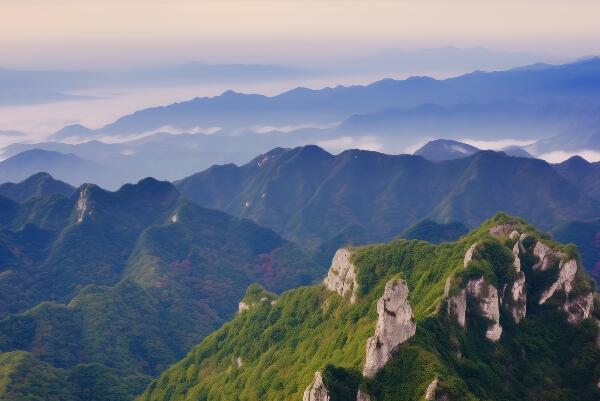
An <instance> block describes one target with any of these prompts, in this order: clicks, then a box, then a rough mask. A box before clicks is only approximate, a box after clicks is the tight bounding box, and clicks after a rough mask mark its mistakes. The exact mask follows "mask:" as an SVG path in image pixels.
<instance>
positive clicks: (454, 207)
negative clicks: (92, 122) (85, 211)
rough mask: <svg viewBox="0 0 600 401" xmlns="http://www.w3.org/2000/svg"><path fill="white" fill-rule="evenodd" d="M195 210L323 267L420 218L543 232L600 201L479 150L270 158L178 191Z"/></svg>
mask: <svg viewBox="0 0 600 401" xmlns="http://www.w3.org/2000/svg"><path fill="white" fill-rule="evenodd" d="M176 186H177V188H178V189H179V191H181V193H182V194H183V195H185V196H187V197H188V198H190V199H193V200H194V201H196V202H198V203H200V204H201V205H204V206H208V207H212V208H218V209H222V210H225V211H227V212H228V213H231V214H233V215H237V216H243V217H247V218H250V219H252V220H254V221H256V222H258V223H259V224H262V225H265V226H267V227H270V228H272V229H274V230H275V231H277V232H279V233H281V234H282V235H284V236H285V237H288V238H292V239H294V240H297V241H301V242H302V243H304V244H307V245H308V246H309V247H311V248H312V249H313V250H314V251H316V252H317V254H319V255H320V257H321V258H322V260H325V259H327V258H329V257H330V256H331V253H332V252H334V251H335V248H336V247H337V246H339V245H344V244H347V243H350V244H352V243H361V242H362V243H366V242H381V241H386V240H390V239H393V238H395V237H396V236H397V235H399V234H400V233H401V232H402V231H403V230H404V229H406V228H407V227H409V226H410V225H412V224H415V223H417V222H418V221H420V220H422V219H424V218H430V219H433V220H435V221H437V222H441V223H448V222H454V221H459V222H462V223H464V224H466V225H467V226H469V227H473V226H475V225H477V224H479V223H481V222H482V221H483V220H485V219H486V218H487V217H489V216H490V215H493V214H494V213H496V212H497V211H500V210H504V211H507V212H510V213H513V214H517V215H521V216H524V217H526V218H527V219H529V220H531V221H533V222H535V223H536V224H539V225H540V226H542V227H545V228H551V227H553V226H554V225H556V224H557V223H559V222H563V221H569V220H577V219H578V220H587V219H592V218H596V217H597V216H598V215H599V213H600V203H599V202H600V199H598V198H597V197H593V196H592V195H593V194H591V193H590V194H588V192H587V191H586V189H585V185H583V186H578V185H576V184H574V183H572V182H571V181H570V180H569V179H567V178H565V177H564V176H561V175H560V174H559V173H558V172H557V171H556V170H555V168H554V167H553V166H552V165H550V164H548V163H546V162H544V161H542V160H537V159H531V158H519V157H511V156H508V155H506V154H504V153H502V152H493V151H484V152H478V153H476V154H474V155H472V156H469V157H465V158H461V159H455V160H448V161H443V162H439V163H434V162H431V161H428V160H425V159H424V158H422V157H420V156H411V155H386V154H382V153H377V152H370V151H361V150H348V151H345V152H342V153H340V154H339V155H337V156H334V155H332V154H330V153H328V152H326V151H324V150H323V149H321V148H319V147H317V146H305V147H298V148H294V149H281V148H278V149H274V150H272V151H270V152H268V153H266V154H263V155H261V156H259V157H257V158H256V159H254V160H253V161H251V162H250V163H248V164H245V165H243V166H241V167H238V166H236V165H233V164H227V165H220V166H213V167H211V168H209V169H208V170H205V171H203V172H201V173H198V174H195V175H193V176H190V177H188V178H185V179H183V180H181V181H178V182H176Z"/></svg>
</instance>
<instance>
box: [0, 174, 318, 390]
mask: <svg viewBox="0 0 600 401" xmlns="http://www.w3.org/2000/svg"><path fill="white" fill-rule="evenodd" d="M322 274H323V268H322V267H320V266H318V265H317V264H316V263H315V262H314V261H313V260H312V259H311V258H310V257H308V256H307V255H306V253H304V252H303V251H302V250H301V249H300V248H298V247H297V246H296V245H294V244H293V243H291V242H289V241H286V240H285V239H283V238H282V237H280V236H279V235H277V234H276V233H274V232H273V231H271V230H269V229H266V228H262V227H259V226H257V225H256V224H254V223H252V222H251V221H249V220H245V219H240V218H236V217H232V216H229V215H227V214H225V213H223V212H219V211H214V210H209V209H206V208H203V207H201V206H198V205H196V204H194V203H192V202H190V201H187V200H184V199H182V198H181V197H180V195H179V193H178V192H177V190H176V189H175V187H174V186H173V185H172V184H170V183H168V182H161V181H157V180H155V179H152V178H148V179H145V180H142V181H140V182H139V183H137V184H128V185H125V186H123V187H122V188H120V189H119V190H118V191H116V192H109V191H106V190H104V189H102V188H100V187H98V186H96V185H93V184H85V185H83V186H81V187H80V188H78V189H77V190H76V191H75V192H74V193H73V194H72V195H70V196H64V195H61V194H53V195H49V196H43V197H34V198H31V199H29V200H27V201H25V202H22V203H19V202H16V201H13V200H10V199H8V198H5V197H2V196H0V350H1V351H2V352H3V354H2V358H0V377H2V376H1V375H2V374H6V375H8V376H10V377H13V379H11V380H12V381H13V382H14V381H15V380H17V381H19V380H21V381H22V382H23V383H25V382H27V383H33V384H31V385H30V386H25V385H23V386H20V387H18V386H17V388H16V389H15V388H14V386H9V387H10V388H11V391H12V392H13V393H14V394H13V395H12V396H13V397H14V399H30V398H31V397H33V396H34V395H39V394H37V393H36V391H38V390H39V387H36V385H35V383H40V385H41V384H42V383H43V385H48V386H53V388H55V389H56V391H52V392H50V393H46V395H45V397H43V399H44V400H57V401H58V400H60V401H63V400H68V401H84V400H89V399H91V398H89V394H95V396H96V397H98V398H94V399H95V400H96V399H97V400H105V401H115V400H119V401H121V400H131V398H132V397H133V394H135V393H136V392H140V391H141V390H142V388H143V386H144V385H145V383H147V382H148V380H149V379H150V377H151V376H153V375H156V374H158V373H159V372H160V371H162V370H163V369H164V368H165V367H167V366H168V365H169V364H171V363H173V362H174V361H176V360H177V359H179V358H180V357H182V356H183V355H184V354H185V353H186V352H187V351H188V350H189V348H190V347H191V346H192V345H193V344H195V343H197V342H198V341H200V340H201V339H202V338H203V337H204V336H206V335H207V334H208V333H210V332H211V331H213V330H214V329H215V328H217V327H219V326H220V325H221V324H222V323H223V322H224V321H226V320H227V319H229V318H230V317H231V316H233V314H234V313H235V311H236V310H237V308H238V302H239V301H240V299H241V298H242V297H243V295H244V291H245V289H246V287H248V286H249V285H250V284H252V283H254V282H259V283H261V285H263V286H265V287H266V288H268V289H270V290H271V291H274V292H278V293H279V292H281V291H283V290H286V289H289V288H292V287H297V286H300V285H304V284H310V283H312V282H314V280H316V279H318V278H319V277H321V275H322ZM90 364H91V365H90ZM80 380H84V381H83V382H81V381H80ZM106 386H109V387H113V390H111V391H110V392H106V393H105V392H104V390H103V388H105V387H106ZM0 387H2V386H0ZM4 391H8V390H6V389H5V388H4V387H2V390H0V393H1V394H2V395H0V398H2V397H5V396H6V397H7V396H8V395H7V394H6V393H4ZM80 391H84V393H80ZM85 391H87V392H88V393H89V394H88V393H86V392H85ZM11 394H12V393H11ZM85 394H88V395H87V396H86V395H85ZM115 394H116V395H115ZM117 395H118V397H117ZM28 397H29V398H28ZM31 399H35V398H31Z"/></svg>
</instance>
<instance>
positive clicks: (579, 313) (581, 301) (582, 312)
mask: <svg viewBox="0 0 600 401" xmlns="http://www.w3.org/2000/svg"><path fill="white" fill-rule="evenodd" d="M564 310H565V312H567V321H568V322H569V323H571V324H579V323H581V321H582V320H584V319H587V318H589V317H591V316H592V312H593V311H594V296H593V295H592V293H591V292H590V293H587V294H584V295H580V296H578V297H576V298H574V299H569V300H568V301H567V302H565V305H564Z"/></svg>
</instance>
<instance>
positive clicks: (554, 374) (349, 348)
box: [139, 215, 600, 401]
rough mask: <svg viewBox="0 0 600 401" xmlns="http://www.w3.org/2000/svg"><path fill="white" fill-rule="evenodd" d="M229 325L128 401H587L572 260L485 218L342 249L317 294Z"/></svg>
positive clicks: (592, 391)
mask: <svg viewBox="0 0 600 401" xmlns="http://www.w3.org/2000/svg"><path fill="white" fill-rule="evenodd" d="M244 303H245V304H244V307H243V308H240V312H239V313H238V315H237V316H236V318H235V319H234V320H233V321H232V322H230V323H228V324H226V325H225V326H223V327H222V328H221V329H219V330H217V331H216V332H215V333H213V334H212V335H210V336H209V337H207V338H206V339H205V340H204V341H203V342H202V343H201V344H200V345H198V346H197V347H195V348H194V350H193V351H192V352H190V354H188V355H187V356H186V357H185V358H184V359H183V360H182V361H181V362H179V363H177V364H176V365H174V366H173V367H171V368H170V369H168V370H167V371H166V372H165V373H164V374H163V375H161V377H160V378H159V379H157V380H155V381H154V382H153V383H152V384H151V385H150V386H149V387H148V389H147V390H146V392H145V393H144V394H143V395H142V396H141V397H140V398H139V400H140V401H167V400H169V401H184V400H185V401H187V400H211V401H217V400H233V399H236V400H241V401H246V400H301V399H304V400H305V401H325V400H330V401H331V400H361V401H365V400H372V401H375V400H379V401H381V400H415V401H416V400H424V399H427V400H515V401H516V400H524V399H527V400H533V401H538V400H539V401H542V400H544V401H554V400H582V401H583V400H586V401H588V400H589V401H592V400H597V399H598V397H599V396H600V387H599V386H600V350H599V347H600V334H599V325H600V322H599V321H598V318H599V317H600V316H599V314H598V307H599V299H598V294H597V293H596V292H595V287H594V283H593V281H592V280H591V279H590V278H589V276H587V274H586V273H585V271H584V270H583V269H582V268H581V266H580V262H579V256H578V254H577V251H576V249H575V248H574V247H572V246H565V245H561V244H558V243H555V242H552V241H551V240H549V239H548V237H547V236H545V235H544V234H542V233H540V232H538V231H536V230H535V229H534V228H533V227H532V226H530V225H528V224H527V223H525V221H523V220H521V219H518V218H513V217H509V216H506V215H497V216H496V217H494V218H493V219H491V220H488V221H486V222H485V223H484V224H483V225H482V226H481V227H479V228H478V229H477V230H475V231H472V232H471V233H469V234H468V235H466V236H465V237H463V238H461V239H460V240H459V241H457V242H454V243H446V244H442V245H437V246H436V245H432V244H429V243H426V242H422V241H414V240H413V241H407V240H396V241H393V242H390V243H388V244H382V245H373V246H367V247H361V248H350V249H341V250H339V251H338V252H337V253H336V257H335V258H334V259H333V262H332V265H331V268H330V270H329V273H328V276H327V278H326V279H325V281H324V282H323V284H321V285H316V286H312V287H303V288H299V289H295V290H291V291H288V292H286V293H284V294H283V295H282V296H280V297H278V298H276V299H274V298H273V297H272V296H271V295H270V294H267V293H264V294H263V295H261V293H260V290H259V289H258V288H257V287H255V286H253V287H252V288H251V289H250V290H249V292H248V294H247V297H246V299H245V300H244Z"/></svg>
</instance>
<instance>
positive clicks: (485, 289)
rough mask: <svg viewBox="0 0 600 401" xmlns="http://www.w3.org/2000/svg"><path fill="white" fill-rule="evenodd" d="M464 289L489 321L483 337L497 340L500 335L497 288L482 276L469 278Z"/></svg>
mask: <svg viewBox="0 0 600 401" xmlns="http://www.w3.org/2000/svg"><path fill="white" fill-rule="evenodd" d="M466 289H467V296H468V297H470V298H471V299H473V300H475V301H476V302H477V304H478V307H479V313H480V315H481V316H483V317H485V318H486V319H488V320H490V322H491V323H490V325H489V327H488V329H487V331H486V333H485V337H486V338H487V339H488V340H491V341H498V340H499V339H500V336H501V335H502V326H500V308H499V305H500V302H499V299H498V290H497V289H496V287H494V286H493V285H492V284H490V283H488V282H487V280H486V279H485V278H483V277H480V278H477V279H471V280H469V282H468V283H467V287H466Z"/></svg>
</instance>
